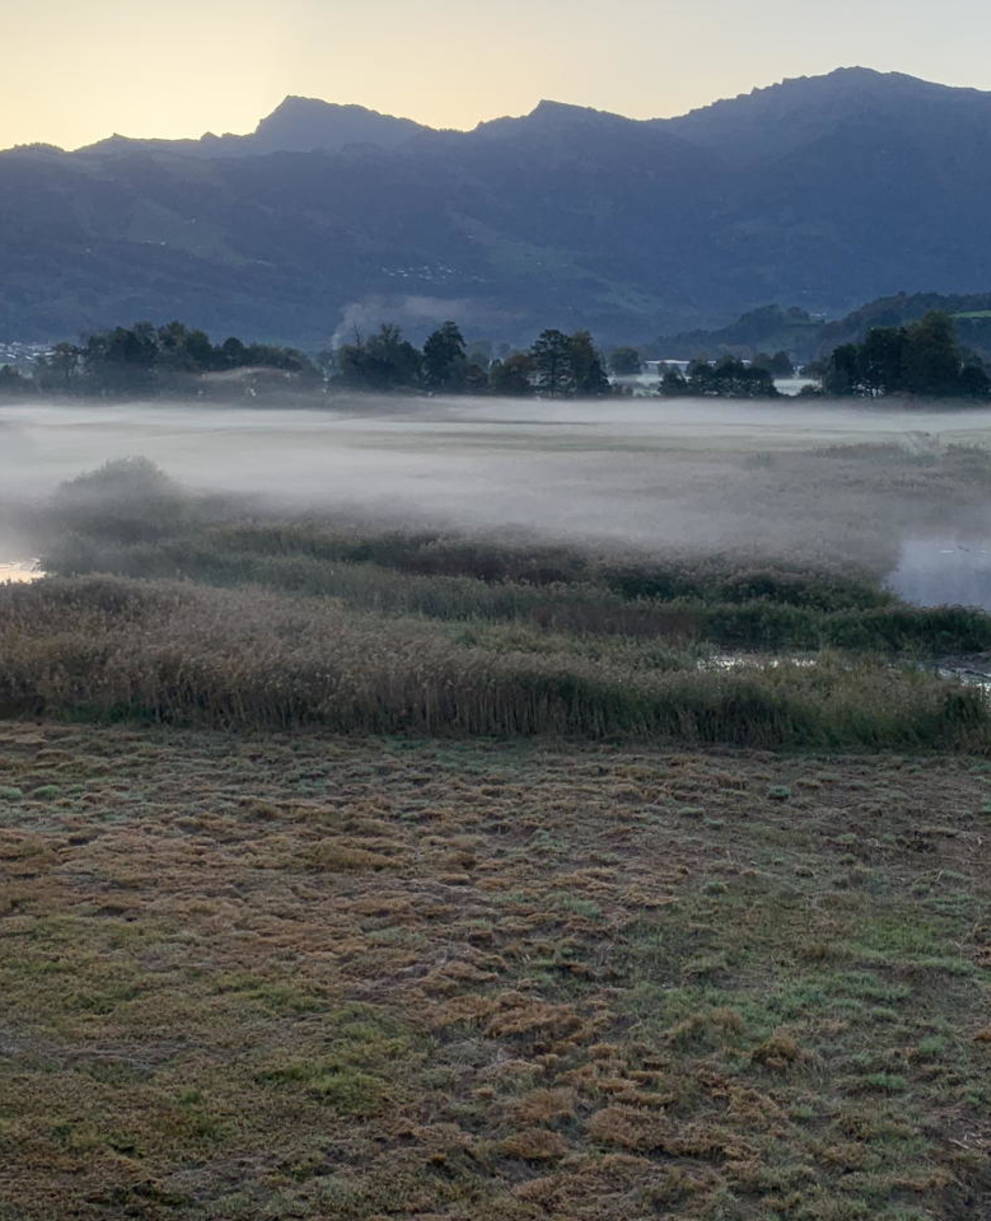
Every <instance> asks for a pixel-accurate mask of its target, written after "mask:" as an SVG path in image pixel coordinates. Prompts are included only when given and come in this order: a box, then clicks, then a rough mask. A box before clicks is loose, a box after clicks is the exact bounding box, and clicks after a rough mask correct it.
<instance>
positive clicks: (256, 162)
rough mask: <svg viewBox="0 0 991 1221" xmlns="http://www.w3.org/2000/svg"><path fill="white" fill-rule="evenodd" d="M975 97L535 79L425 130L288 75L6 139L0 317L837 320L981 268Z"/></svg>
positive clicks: (6, 325) (86, 321)
mask: <svg viewBox="0 0 991 1221" xmlns="http://www.w3.org/2000/svg"><path fill="white" fill-rule="evenodd" d="M989 153H991V93H984V92H981V91H978V90H974V89H962V88H953V87H949V86H944V85H937V84H932V83H929V82H926V81H921V80H917V79H915V78H913V77H910V76H905V75H902V74H899V73H879V72H874V71H872V70H870V69H865V68H842V69H838V70H837V71H835V72H832V73H830V74H828V75H826V76H820V77H809V78H800V79H797V80H787V81H784V82H783V83H781V84H778V85H774V86H771V87H770V88H767V89H758V90H754V91H753V92H752V93H750V94H745V95H742V96H740V97H738V98H732V99H728V100H725V101H719V102H716V103H715V104H713V105H711V106H707V107H704V108H702V109H699V110H696V111H693V112H691V113H690V114H687V115H684V116H682V117H680V118H675V119H654V120H633V119H627V118H624V117H623V116H620V115H615V114H610V113H607V112H603V111H598V110H592V109H589V108H585V107H581V106H572V105H565V104H562V103H557V102H552V101H544V102H541V103H540V104H539V105H538V106H537V107H535V109H534V110H533V111H532V112H531V113H530V114H528V115H524V116H522V117H519V118H502V119H496V120H493V121H491V122H486V123H481V124H479V125H478V127H476V128H475V129H474V130H473V131H468V132H460V131H435V130H432V129H430V128H427V127H424V126H422V125H421V124H417V123H414V122H412V121H411V120H409V119H403V118H396V117H393V116H390V115H383V114H378V113H377V112H375V111H372V110H367V109H365V108H363V107H360V106H343V105H334V104H331V103H328V102H322V101H317V100H313V99H306V98H297V97H290V98H287V99H286V100H285V101H284V102H283V103H282V104H281V105H280V106H279V107H277V109H276V110H275V111H274V112H273V113H272V114H271V115H269V116H268V117H267V118H265V119H263V120H262V121H261V122H260V123H259V125H258V127H257V128H256V130H255V131H254V132H253V133H250V134H248V135H243V136H241V135H220V136H217V135H212V134H207V135H205V136H203V137H202V138H200V139H198V140H192V139H191V140H142V139H129V138H126V137H123V136H113V137H111V138H110V139H108V140H104V141H101V142H99V143H97V144H94V145H90V146H89V147H87V148H84V149H80V150H78V151H76V152H63V151H62V150H59V149H55V148H52V147H50V146H26V147H19V148H16V149H12V150H9V151H7V152H4V153H0V215H2V217H3V232H4V239H5V240H4V242H3V243H2V245H0V337H7V338H20V339H38V340H48V339H55V338H64V337H72V336H74V335H76V334H77V333H79V332H81V331H86V330H87V329H95V328H101V327H105V326H108V325H112V324H115V323H119V322H129V321H132V320H134V319H137V318H149V319H152V320H155V321H165V320H168V319H170V318H173V317H178V318H182V319H183V320H185V321H188V322H190V323H192V324H195V325H198V326H203V327H206V328H207V329H209V330H210V331H211V332H212V333H216V334H218V335H225V334H229V333H237V334H242V335H244V336H246V337H252V338H263V339H270V340H274V341H279V342H290V343H297V344H302V345H305V346H310V347H313V346H319V345H321V344H324V343H327V342H328V341H329V340H330V337H331V336H332V335H333V334H334V333H335V331H337V332H339V331H340V329H341V328H342V327H343V328H348V327H351V326H353V325H358V326H362V327H368V326H373V325H376V324H377V322H378V321H381V320H384V319H395V320H397V321H398V322H400V324H402V325H404V326H405V327H406V328H407V329H408V330H409V331H410V332H411V333H413V334H414V335H415V334H419V333H422V331H423V330H425V329H426V328H428V327H430V326H432V325H434V324H435V323H436V322H437V321H439V320H442V319H444V318H447V317H451V318H455V319H457V320H458V321H459V322H461V323H462V324H463V326H465V328H466V329H467V330H469V331H470V332H471V333H473V334H479V335H485V336H488V337H490V338H492V339H494V340H505V341H508V342H523V341H527V340H529V339H530V338H531V337H532V335H533V333H534V331H535V330H536V329H540V328H543V327H545V326H556V327H560V328H562V329H565V330H574V329H576V328H578V327H588V328H589V329H591V330H592V331H593V332H594V333H595V334H596V336H597V337H599V338H600V339H601V340H602V341H603V342H606V343H611V342H621V341H631V340H632V341H641V340H645V339H648V338H650V337H652V336H656V335H658V334H668V335H671V334H675V333H685V332H689V331H693V330H696V329H699V328H707V327H714V326H720V325H723V324H726V323H728V322H730V321H731V320H732V319H734V318H736V317H737V316H738V315H740V314H742V313H744V312H746V311H748V310H752V309H754V308H756V307H759V306H763V305H767V304H769V303H771V302H777V303H780V304H782V305H786V306H796V307H800V308H802V309H804V310H806V311H808V312H809V313H810V314H812V315H814V316H819V315H825V316H829V317H835V316H838V315H841V314H843V313H845V312H846V311H848V310H849V309H851V308H853V307H854V306H856V305H858V304H859V303H861V302H862V301H865V300H869V299H872V298H877V297H883V296H891V295H894V294H897V293H900V292H908V293H913V292H944V293H946V292H955V293H973V292H980V291H986V290H987V289H988V287H989V286H991V226H988V224H987V222H986V211H987V203H986V200H987V199H988V197H989V188H991V156H989Z"/></svg>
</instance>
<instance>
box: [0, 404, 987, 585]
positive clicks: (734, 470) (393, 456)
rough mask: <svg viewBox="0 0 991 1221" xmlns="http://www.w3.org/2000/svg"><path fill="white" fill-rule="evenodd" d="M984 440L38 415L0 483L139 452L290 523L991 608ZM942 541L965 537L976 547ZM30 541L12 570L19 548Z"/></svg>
mask: <svg viewBox="0 0 991 1221" xmlns="http://www.w3.org/2000/svg"><path fill="white" fill-rule="evenodd" d="M986 443H987V444H991V411H983V410H975V409H970V410H963V411H960V410H955V411H944V410H938V409H932V410H927V409H920V408H918V407H911V408H897V407H891V406H886V407H884V408H874V409H872V408H870V407H866V406H864V407H850V406H848V405H840V404H830V403H824V402H822V401H817V402H815V403H814V404H806V403H802V404H784V405H783V404H767V405H761V404H758V405H754V404H748V403H714V402H712V401H710V400H671V401H666V402H665V401H656V400H653V401H643V400H640V401H637V400H618V401H609V402H594V403H587V402H558V401H555V402H541V401H536V402H535V401H514V400H494V399H490V398H485V399H477V400H472V399H464V398H459V399H448V400H444V399H425V398H372V397H369V396H355V397H354V398H337V399H335V400H334V401H333V404H332V406H330V407H328V408H326V409H321V410H314V409H311V408H307V409H285V408H230V407H213V406H209V407H207V406H202V405H198V404H195V403H190V404H188V405H179V404H175V405H173V404H168V405H163V404H162V403H159V402H157V403H122V404H99V403H96V404H94V403H88V404H78V405H68V406H67V405H48V404H38V403H31V404H24V405H13V406H9V407H6V408H4V409H3V411H2V412H0V480H2V488H3V497H4V499H5V501H6V502H7V503H8V504H15V505H16V504H18V503H23V502H25V501H29V500H32V499H37V498H41V497H44V496H47V495H48V494H49V493H50V492H51V491H52V490H53V489H54V488H55V487H56V486H57V485H58V484H59V483H61V482H62V481H63V480H66V479H70V478H73V477H74V476H76V475H78V474H80V473H81V472H83V471H86V470H91V469H93V468H94V467H97V466H99V465H101V464H102V463H103V462H105V461H107V460H110V459H114V458H121V457H126V456H133V455H142V456H144V457H147V458H148V459H150V460H151V461H153V462H154V463H156V464H158V465H159V466H160V467H161V468H162V469H163V470H164V471H165V472H166V473H167V474H168V475H170V476H171V477H172V478H174V479H176V480H178V481H179V482H181V483H182V484H184V485H187V486H189V487H191V488H193V489H195V490H198V491H204V492H222V493H229V494H237V495H240V494H244V495H249V496H252V497H258V498H260V499H261V500H264V501H270V502H275V503H279V504H282V505H284V506H288V507H290V508H291V509H293V510H294V511H308V510H312V511H322V510H327V509H341V508H343V509H346V510H347V511H348V512H350V513H356V514H363V515H366V516H368V517H370V518H373V519H376V520H380V521H384V522H386V523H421V522H430V523H431V524H434V525H438V524H439V525H442V526H445V527H449V528H451V529H452V530H469V531H478V530H485V531H493V530H496V531H505V530H507V529H511V530H516V531H520V530H523V531H527V532H532V533H536V534H540V535H543V536H550V537H555V538H563V539H567V540H568V541H571V542H581V541H589V542H597V543H601V542H603V541H606V540H608V541H612V542H614V543H619V542H624V543H629V544H633V545H637V546H640V547H646V548H648V549H651V550H654V549H658V550H669V549H672V548H674V549H677V550H679V551H682V552H685V551H692V550H694V551H712V550H719V549H747V550H751V551H757V552H761V553H763V554H771V555H776V554H786V553H787V554H792V555H795V554H798V555H801V556H804V557H807V558H808V559H809V560H815V559H817V558H820V557H828V558H829V559H830V560H831V561H833V562H835V561H836V560H838V559H839V560H843V559H848V560H849V561H851V562H856V563H858V564H867V565H869V566H871V567H872V568H873V569H874V570H875V571H877V572H878V573H886V572H893V574H894V575H893V577H892V581H893V585H894V588H895V589H896V590H897V591H898V592H899V593H901V594H902V595H903V596H905V597H906V598H909V599H911V600H913V601H920V600H921V601H927V602H932V601H936V602H946V601H951V602H952V601H962V602H968V603H971V604H976V605H982V606H991V565H989V564H983V563H982V564H976V565H975V564H973V563H972V558H973V556H974V555H975V554H976V555H979V554H980V553H981V551H982V550H983V547H984V543H983V541H982V540H983V539H984V538H985V536H986V531H987V527H988V512H987V509H988V492H989V491H991V481H989V480H988V478H987V477H986V471H984V470H983V468H982V469H977V468H978V467H979V466H980V463H981V455H980V453H977V454H976V456H975V452H974V451H973V450H972V449H967V448H960V447H966V446H973V445H974V444H977V445H984V444H986ZM975 462H976V465H975ZM945 539H955V540H969V541H967V542H966V546H967V548H968V550H966V551H964V550H961V549H960V548H957V549H956V550H953V548H955V547H956V543H950V544H949V545H946V546H944V544H943V543H941V542H940V541H939V540H945ZM927 540H934V541H927ZM17 547H18V544H17V541H16V540H12V541H11V542H10V543H9V544H8V545H7V546H6V547H5V548H4V549H0V560H3V561H7V562H10V561H13V560H15V559H17V558H18V556H20V555H23V554H27V553H26V552H24V550H23V548H20V549H12V548H17ZM950 552H952V558H948V556H949V555H950ZM3 576H4V574H3V572H2V570H0V579H3Z"/></svg>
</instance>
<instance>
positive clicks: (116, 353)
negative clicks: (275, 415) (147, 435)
mask: <svg viewBox="0 0 991 1221" xmlns="http://www.w3.org/2000/svg"><path fill="white" fill-rule="evenodd" d="M252 369H265V370H272V371H275V372H277V373H279V374H282V375H283V376H291V377H293V378H297V379H301V380H303V381H311V382H317V381H319V377H320V375H319V371H318V370H317V368H316V367H315V366H314V364H313V362H312V361H310V359H309V358H308V357H307V356H305V355H304V354H303V353H302V352H298V351H296V349H295V348H283V347H277V346H275V345H272V344H264V343H247V344H246V343H242V341H241V340H240V339H237V338H235V337H233V336H232V337H231V338H229V339H225V340H224V342H223V343H221V344H216V345H214V344H213V343H211V342H210V338H209V336H208V335H207V334H206V333H205V332H204V331H201V330H196V329H193V328H190V327H187V326H185V325H184V324H183V323H181V322H170V323H168V324H167V325H165V326H160V327H155V326H153V325H152V323H150V322H137V323H135V324H134V326H131V327H122V326H118V327H114V328H113V329H112V330H109V331H99V332H97V333H95V334H93V335H90V336H89V337H88V338H87V339H85V340H84V341H83V342H82V343H80V344H73V343H58V344H56V345H55V347H54V348H52V350H51V351H50V352H49V353H48V354H47V355H46V356H44V357H43V358H42V359H41V360H40V361H39V362H38V363H37V365H36V366H35V368H34V371H33V376H32V378H31V383H32V384H33V386H34V387H35V388H36V389H38V390H41V391H44V392H46V393H56V394H58V393H62V394H80V395H84V394H102V395H108V394H109V395H116V394H129V395H130V394H155V393H159V392H163V391H166V392H167V391H170V390H185V389H188V387H189V385H190V384H191V382H192V381H194V380H196V379H199V378H201V377H202V376H203V375H204V374H207V373H213V374H224V373H226V374H235V375H236V373H237V372H238V371H242V370H252ZM14 376H17V375H16V374H15V375H14ZM10 380H12V379H11V378H10V377H8V381H10ZM23 380H24V381H25V382H27V379H23Z"/></svg>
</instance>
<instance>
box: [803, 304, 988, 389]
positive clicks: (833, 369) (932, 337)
mask: <svg viewBox="0 0 991 1221" xmlns="http://www.w3.org/2000/svg"><path fill="white" fill-rule="evenodd" d="M822 388H823V393H824V394H828V395H833V396H839V397H845V396H857V397H863V398H881V397H883V396H884V395H889V394H907V395H915V396H920V397H925V398H970V399H986V398H988V397H991V378H989V377H988V374H987V373H986V372H985V370H984V368H983V366H982V363H981V361H980V359H979V358H978V357H977V356H975V355H974V354H973V353H971V352H968V351H967V350H966V349H965V348H962V347H961V346H960V344H959V343H958V341H957V337H956V332H955V329H954V325H953V319H952V318H951V317H950V315H949V314H945V313H941V312H939V311H932V312H930V313H928V314H926V315H925V317H923V318H921V319H920V320H919V321H918V322H913V323H910V324H909V325H908V326H891V327H874V328H873V329H872V330H870V331H868V332H867V337H866V338H865V339H864V341H863V343H845V344H841V345H840V346H839V347H838V348H834V350H833V353H832V355H831V356H830V357H829V359H828V360H827V361H826V363H825V367H824V369H823V370H822Z"/></svg>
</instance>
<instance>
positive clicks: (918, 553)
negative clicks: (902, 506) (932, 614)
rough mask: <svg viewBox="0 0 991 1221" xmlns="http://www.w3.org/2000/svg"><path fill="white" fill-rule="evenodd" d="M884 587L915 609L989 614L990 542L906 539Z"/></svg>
mask: <svg viewBox="0 0 991 1221" xmlns="http://www.w3.org/2000/svg"><path fill="white" fill-rule="evenodd" d="M888 586H889V588H890V589H892V590H893V591H894V592H895V593H896V594H898V596H899V597H900V598H904V599H905V601H906V602H913V603H915V605H916V606H947V605H949V606H979V607H981V608H982V609H983V610H986V611H991V539H986V538H980V539H967V540H960V539H955V538H911V539H906V540H905V541H904V542H903V543H902V547H901V554H900V556H899V559H898V566H897V567H896V568H895V570H894V571H893V572H892V573H891V575H890V576H889V577H888Z"/></svg>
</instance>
